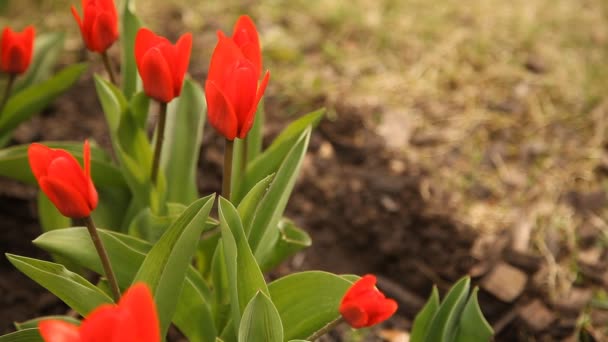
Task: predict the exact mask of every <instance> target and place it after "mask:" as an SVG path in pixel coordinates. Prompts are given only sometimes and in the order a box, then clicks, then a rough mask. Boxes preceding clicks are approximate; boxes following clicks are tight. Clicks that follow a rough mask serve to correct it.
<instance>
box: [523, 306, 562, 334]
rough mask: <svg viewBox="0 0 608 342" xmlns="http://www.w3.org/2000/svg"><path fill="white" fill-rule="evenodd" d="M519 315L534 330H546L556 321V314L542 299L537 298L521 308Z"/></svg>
mask: <svg viewBox="0 0 608 342" xmlns="http://www.w3.org/2000/svg"><path fill="white" fill-rule="evenodd" d="M519 317H520V318H521V319H522V320H523V321H524V323H526V325H528V326H529V327H530V328H531V329H532V330H534V331H536V332H539V331H542V330H545V329H546V328H547V327H549V325H551V323H553V322H554V321H555V315H554V314H553V312H551V310H549V309H548V308H547V307H546V306H545V305H544V304H543V303H542V302H541V301H540V300H538V299H535V300H533V301H532V302H530V303H528V304H527V305H525V306H523V307H522V308H521V309H520V310H519Z"/></svg>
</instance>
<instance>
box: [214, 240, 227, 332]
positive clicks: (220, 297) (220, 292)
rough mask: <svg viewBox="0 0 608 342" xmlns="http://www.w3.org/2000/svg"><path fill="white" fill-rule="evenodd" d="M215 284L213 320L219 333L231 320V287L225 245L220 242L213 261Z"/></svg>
mask: <svg viewBox="0 0 608 342" xmlns="http://www.w3.org/2000/svg"><path fill="white" fill-rule="evenodd" d="M211 283H212V284H213V318H214V320H215V326H216V327H217V329H218V331H223V330H224V329H225V328H226V325H227V324H228V321H229V320H230V313H231V311H230V290H231V289H230V286H229V284H228V274H227V269H226V263H225V258H224V245H223V243H222V242H221V240H220V241H219V243H218V245H217V248H215V253H213V259H212V260H211Z"/></svg>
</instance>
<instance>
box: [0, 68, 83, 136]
mask: <svg viewBox="0 0 608 342" xmlns="http://www.w3.org/2000/svg"><path fill="white" fill-rule="evenodd" d="M86 69H87V65H86V64H74V65H71V66H69V67H67V68H65V69H63V70H61V71H60V72H59V73H57V74H56V75H54V76H53V77H51V78H50V79H48V80H46V81H44V82H41V83H38V84H35V85H32V86H30V87H28V88H27V89H25V90H22V91H20V92H19V93H16V94H14V95H13V96H11V97H10V99H9V100H8V102H7V103H6V106H5V107H4V110H3V111H2V113H0V114H1V115H0V135H5V134H9V133H10V132H11V131H12V130H13V129H15V128H16V127H17V126H18V125H19V124H20V123H21V122H23V121H26V120H28V119H29V118H30V117H32V115H34V114H37V113H39V112H40V111H41V110H42V109H44V108H45V107H46V106H48V105H49V104H50V103H51V102H52V101H53V100H54V99H55V98H56V97H57V96H59V95H61V94H63V93H64V92H65V91H66V90H68V89H69V88H70V87H71V86H72V85H73V84H74V83H75V82H76V81H77V80H78V78H80V75H81V74H82V73H83V72H84V71H85V70H86Z"/></svg>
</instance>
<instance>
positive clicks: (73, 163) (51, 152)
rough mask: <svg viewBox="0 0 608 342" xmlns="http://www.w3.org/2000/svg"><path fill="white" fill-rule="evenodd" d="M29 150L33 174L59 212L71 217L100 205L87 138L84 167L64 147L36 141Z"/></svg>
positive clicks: (81, 214) (76, 216)
mask: <svg viewBox="0 0 608 342" xmlns="http://www.w3.org/2000/svg"><path fill="white" fill-rule="evenodd" d="M27 153H28V158H29V162H30V167H31V169H32V173H33V174H34V177H35V178H36V180H37V181H38V184H39V185H40V188H41V189H42V191H43V192H44V193H45V194H46V195H47V196H48V198H49V199H50V200H51V202H53V204H55V206H56V207H57V209H58V210H59V212H61V214H63V215H64V216H67V217H71V218H85V217H88V216H89V215H90V214H91V211H93V210H94V209H95V207H97V191H96V190H95V186H94V185H93V181H92V180H91V162H90V158H91V152H90V147H89V142H88V141H85V142H84V148H83V159H84V170H83V169H82V168H81V167H80V165H79V164H78V161H77V160H76V158H74V156H72V155H71V154H70V153H69V152H67V151H65V150H62V149H52V148H49V147H47V146H44V145H42V144H38V143H34V144H31V145H30V147H29V148H28V151H27Z"/></svg>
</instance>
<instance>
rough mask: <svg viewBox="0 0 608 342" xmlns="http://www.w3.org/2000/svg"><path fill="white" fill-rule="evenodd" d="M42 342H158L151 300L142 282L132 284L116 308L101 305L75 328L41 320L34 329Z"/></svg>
mask: <svg viewBox="0 0 608 342" xmlns="http://www.w3.org/2000/svg"><path fill="white" fill-rule="evenodd" d="M38 328H39V330H40V335H41V336H42V338H43V340H44V341H45V342H97V341H108V342H110V341H114V342H120V341H125V342H126V341H129V342H160V331H159V330H160V329H159V323H158V314H157V312H156V305H155V304H154V298H153V297H152V294H151V293H150V290H149V289H148V287H147V286H146V285H145V284H143V283H138V284H135V285H133V286H132V287H131V288H129V290H127V292H126V293H125V294H124V296H123V297H122V298H121V299H120V302H119V303H118V305H112V304H104V305H101V306H99V307H98V308H97V309H95V310H93V312H91V313H90V314H89V315H88V316H87V317H86V318H85V319H84V321H83V322H82V324H81V325H80V327H79V326H76V325H73V324H70V323H67V322H64V321H60V320H52V319H51V320H44V321H42V322H40V323H39V326H38Z"/></svg>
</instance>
